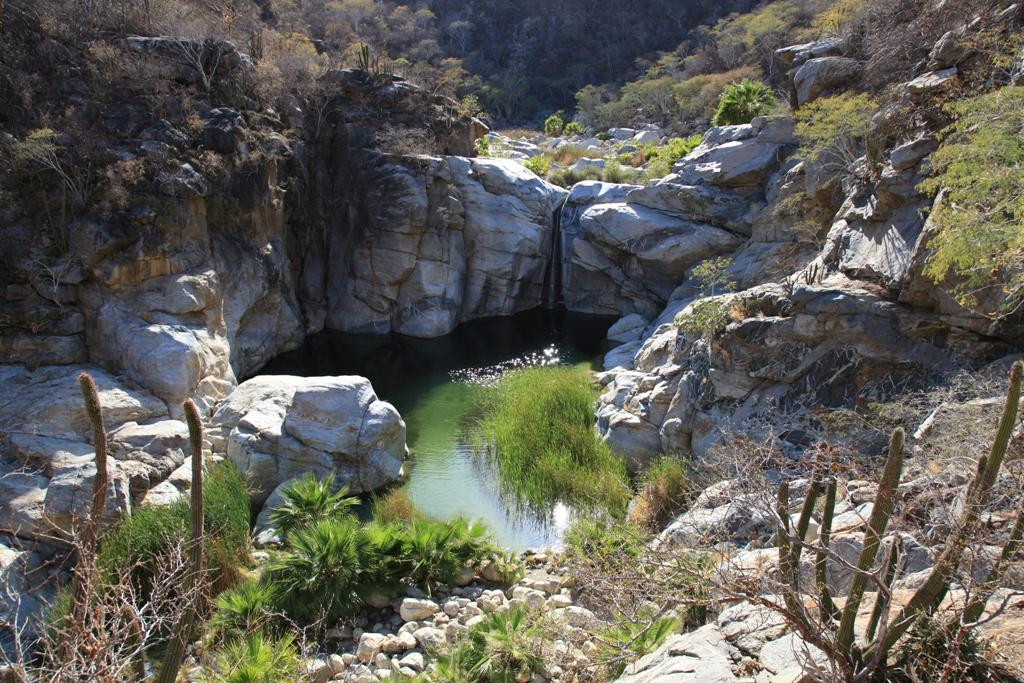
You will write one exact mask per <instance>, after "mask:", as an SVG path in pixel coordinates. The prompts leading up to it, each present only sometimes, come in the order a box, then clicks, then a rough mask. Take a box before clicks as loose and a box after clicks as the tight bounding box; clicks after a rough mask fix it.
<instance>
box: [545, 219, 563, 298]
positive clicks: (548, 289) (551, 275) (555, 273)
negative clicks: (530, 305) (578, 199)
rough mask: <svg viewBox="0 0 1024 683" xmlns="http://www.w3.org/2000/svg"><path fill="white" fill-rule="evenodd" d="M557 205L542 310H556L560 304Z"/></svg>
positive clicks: (559, 226) (560, 241) (560, 244)
mask: <svg viewBox="0 0 1024 683" xmlns="http://www.w3.org/2000/svg"><path fill="white" fill-rule="evenodd" d="M564 206H565V201H562V202H561V203H559V205H558V207H557V208H556V209H555V211H554V215H553V216H552V218H551V249H550V250H549V256H548V264H547V270H546V272H545V273H544V308H556V307H557V306H558V305H559V304H560V303H561V302H562V208H563V207H564Z"/></svg>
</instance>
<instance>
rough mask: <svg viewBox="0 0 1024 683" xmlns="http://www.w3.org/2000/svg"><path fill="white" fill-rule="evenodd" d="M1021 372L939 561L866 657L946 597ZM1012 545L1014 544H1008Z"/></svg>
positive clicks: (1019, 367) (988, 488) (887, 646)
mask: <svg viewBox="0 0 1024 683" xmlns="http://www.w3.org/2000/svg"><path fill="white" fill-rule="evenodd" d="M1022 373H1024V364H1022V363H1021V361H1017V362H1015V363H1014V364H1013V369H1012V370H1011V371H1010V388H1009V390H1008V391H1007V395H1006V404H1005V406H1004V407H1003V415H1002V418H1000V420H999V429H998V431H997V432H996V437H995V439H994V440H993V442H992V448H991V450H990V451H989V453H988V455H987V457H986V456H983V457H982V458H981V459H979V462H978V469H977V473H976V474H975V477H974V480H973V481H972V482H971V484H970V485H969V486H968V489H967V496H966V499H965V500H964V504H963V509H962V510H961V513H960V519H959V521H958V522H957V524H956V526H955V527H954V531H953V534H952V535H951V536H950V538H949V540H948V541H947V542H946V547H945V548H944V549H943V551H942V554H941V555H940V556H939V559H938V560H936V562H935V566H934V567H933V568H932V571H931V574H929V575H928V578H927V579H926V580H925V582H924V583H923V584H922V585H921V586H920V587H919V588H918V589H917V591H916V592H915V593H914V595H913V597H912V598H911V599H910V602H908V603H907V604H906V605H905V606H904V607H903V609H902V610H900V612H899V614H898V615H897V616H896V617H895V618H894V619H893V621H892V623H890V624H889V627H888V629H887V632H886V636H885V641H884V643H875V644H874V645H873V646H872V648H870V650H871V651H869V652H868V653H866V655H867V656H870V655H872V654H874V652H873V651H874V650H875V649H876V648H878V647H881V648H882V650H883V651H888V650H891V649H892V647H893V646H894V645H895V644H896V642H897V641H898V640H899V639H900V638H901V637H902V636H903V634H904V633H906V631H907V629H909V628H910V627H911V625H913V623H914V621H916V620H917V618H918V617H919V616H920V615H922V614H931V613H933V612H934V611H935V610H936V609H937V608H938V607H939V605H940V603H941V602H942V600H943V598H944V597H945V596H946V593H947V591H948V590H949V582H950V579H951V578H952V576H953V572H954V571H956V569H957V567H958V566H959V565H960V562H961V560H962V558H963V554H964V550H965V549H966V548H967V545H968V544H969V543H970V542H971V540H972V539H973V538H974V535H975V533H976V532H977V530H978V524H979V520H980V519H981V510H982V508H984V506H985V505H987V504H988V501H989V498H990V496H991V494H992V487H993V486H994V485H995V483H996V477H998V476H999V469H1000V468H1001V467H1002V465H1003V459H1004V458H1005V457H1006V449H1007V446H1008V445H1009V443H1010V437H1011V436H1012V435H1013V429H1014V426H1015V425H1016V423H1017V413H1018V410H1019V407H1020V391H1021V375H1022ZM1011 543H1013V542H1012V541H1011Z"/></svg>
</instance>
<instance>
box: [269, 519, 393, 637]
mask: <svg viewBox="0 0 1024 683" xmlns="http://www.w3.org/2000/svg"><path fill="white" fill-rule="evenodd" d="M290 540H291V552H289V553H287V554H285V555H282V556H281V557H279V558H277V559H276V560H275V561H273V562H271V564H270V566H269V567H268V568H267V571H266V572H265V574H264V580H265V581H267V582H268V583H269V584H271V585H272V586H273V587H274V589H275V590H276V591H277V593H278V603H279V604H280V605H281V606H282V607H283V609H284V611H285V612H287V613H288V614H289V615H291V616H292V617H295V618H297V619H304V620H307V621H310V622H312V621H315V620H317V619H320V618H324V619H327V620H334V619H337V618H339V617H341V616H343V615H345V614H347V613H349V612H351V611H352V609H353V608H354V607H355V606H357V605H358V604H359V602H360V597H359V596H360V595H361V594H362V593H363V592H364V589H365V587H366V584H367V582H368V577H367V568H368V567H371V568H372V567H373V566H374V565H373V563H372V562H370V561H369V560H370V559H371V558H370V557H369V553H368V552H367V548H366V544H365V538H364V535H363V534H362V532H361V530H360V528H359V525H358V522H357V521H356V520H355V519H354V518H352V517H342V518H339V519H321V520H319V521H317V522H313V523H312V524H309V525H307V526H304V527H302V528H300V529H298V530H297V531H295V532H294V533H293V534H292V535H291V539H290Z"/></svg>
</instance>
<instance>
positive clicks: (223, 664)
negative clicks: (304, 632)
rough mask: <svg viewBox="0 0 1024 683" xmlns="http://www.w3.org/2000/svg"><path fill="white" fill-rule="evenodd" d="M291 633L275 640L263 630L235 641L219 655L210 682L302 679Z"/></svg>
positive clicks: (267, 682) (258, 682) (263, 682)
mask: <svg viewBox="0 0 1024 683" xmlns="http://www.w3.org/2000/svg"><path fill="white" fill-rule="evenodd" d="M300 675H301V674H300V669H299V658H298V655H297V653H296V650H295V640H294V638H292V637H291V636H288V635H286V636H284V637H282V638H279V639H276V640H273V639H269V638H267V637H266V636H265V635H263V634H262V633H260V632H258V631H257V632H255V633H250V634H249V635H247V636H244V637H242V638H239V639H238V640H235V641H232V642H231V643H230V644H228V646H227V647H225V648H224V649H223V650H222V651H221V652H220V653H219V654H218V655H217V657H216V658H215V660H214V664H213V667H212V670H211V671H210V672H209V674H208V675H207V676H206V677H205V678H204V679H203V680H204V681H205V682H206V683H277V682H278V681H296V680H299V679H300Z"/></svg>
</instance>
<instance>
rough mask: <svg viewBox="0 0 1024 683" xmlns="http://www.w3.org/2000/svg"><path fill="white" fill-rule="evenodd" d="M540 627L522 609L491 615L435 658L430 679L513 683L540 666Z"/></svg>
mask: <svg viewBox="0 0 1024 683" xmlns="http://www.w3.org/2000/svg"><path fill="white" fill-rule="evenodd" d="M541 638H542V633H541V629H540V625H539V624H537V623H536V622H532V623H531V621H530V615H529V613H528V612H527V611H526V610H525V609H524V608H522V607H512V608H510V609H509V610H508V611H505V612H492V613H491V614H488V615H487V616H486V617H484V620H483V621H482V622H480V623H479V624H477V625H476V626H474V627H473V628H471V629H470V630H469V633H468V634H467V635H466V637H465V638H463V639H462V640H461V641H460V642H459V643H458V644H457V645H456V646H455V647H454V648H453V649H452V650H451V651H450V652H448V653H444V654H442V655H440V656H439V657H438V659H437V670H436V671H435V674H434V680H436V681H438V682H444V683H469V682H479V683H486V682H493V683H513V682H514V681H517V680H529V677H530V675H531V674H532V673H536V672H539V671H540V669H541V667H542V666H543V660H542V659H541V656H540V646H541Z"/></svg>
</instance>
